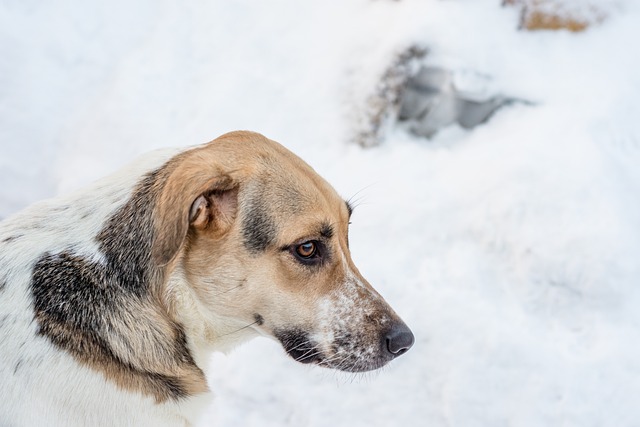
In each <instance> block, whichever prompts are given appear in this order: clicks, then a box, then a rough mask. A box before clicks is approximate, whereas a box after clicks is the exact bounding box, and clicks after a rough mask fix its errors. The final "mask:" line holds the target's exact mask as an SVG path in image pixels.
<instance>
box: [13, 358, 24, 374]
mask: <svg viewBox="0 0 640 427" xmlns="http://www.w3.org/2000/svg"><path fill="white" fill-rule="evenodd" d="M22 363H23V360H22V359H18V362H17V363H16V364H15V366H14V367H13V375H16V374H17V373H18V369H20V366H22Z"/></svg>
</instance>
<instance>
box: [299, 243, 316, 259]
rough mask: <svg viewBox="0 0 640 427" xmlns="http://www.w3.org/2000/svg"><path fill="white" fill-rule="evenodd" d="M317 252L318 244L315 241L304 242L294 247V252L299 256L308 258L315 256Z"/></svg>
mask: <svg viewBox="0 0 640 427" xmlns="http://www.w3.org/2000/svg"><path fill="white" fill-rule="evenodd" d="M317 253H318V245H317V244H316V242H313V241H312V242H304V243H303V244H301V245H298V246H297V247H296V254H297V255H298V256H299V257H300V258H304V259H310V258H313V257H314V256H316V255H317Z"/></svg>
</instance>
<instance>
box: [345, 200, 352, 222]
mask: <svg viewBox="0 0 640 427" xmlns="http://www.w3.org/2000/svg"><path fill="white" fill-rule="evenodd" d="M344 203H345V204H346V205H347V211H348V212H349V218H351V215H353V205H352V204H351V203H350V202H349V201H348V200H345V202H344Z"/></svg>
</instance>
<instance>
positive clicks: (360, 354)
mask: <svg viewBox="0 0 640 427" xmlns="http://www.w3.org/2000/svg"><path fill="white" fill-rule="evenodd" d="M275 337H276V338H277V339H278V341H280V343H281V344H282V347H283V348H284V349H285V351H286V352H287V353H288V354H289V356H291V357H292V358H293V359H294V360H296V361H297V362H300V363H312V364H316V365H319V366H323V367H326V368H331V369H338V370H341V371H346V372H366V371H371V370H374V369H378V368H381V367H383V366H384V365H386V364H387V363H388V362H390V361H391V360H393V359H395V358H396V357H398V356H400V355H401V354H404V353H406V352H407V351H408V350H409V348H411V346H412V345H413V342H414V337H413V334H412V333H411V331H410V330H409V328H407V326H406V325H404V324H397V325H394V326H392V327H391V328H389V329H388V330H386V331H385V332H384V333H382V334H381V338H380V339H378V340H374V342H373V343H366V342H363V341H362V340H359V339H357V337H354V335H353V334H351V333H342V334H337V336H336V337H334V339H333V341H332V342H330V343H327V344H325V345H321V344H320V343H318V342H316V341H315V340H314V339H313V338H312V337H311V334H309V333H308V332H306V331H303V330H301V329H287V330H279V331H276V333H275ZM323 349H325V350H323Z"/></svg>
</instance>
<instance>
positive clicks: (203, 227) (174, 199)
mask: <svg viewBox="0 0 640 427" xmlns="http://www.w3.org/2000/svg"><path fill="white" fill-rule="evenodd" d="M176 175H177V176H176ZM203 175H204V174H203V173H199V174H195V176H193V175H192V176H187V177H185V176H184V175H183V174H175V173H174V174H172V176H170V177H169V178H168V179H167V182H166V184H165V186H164V188H163V190H162V192H161V194H160V197H159V200H158V203H157V205H156V212H155V215H154V217H155V236H154V240H153V244H152V256H153V260H154V261H155V263H156V265H159V266H163V265H166V264H168V263H169V262H170V261H171V260H172V259H173V258H174V257H175V256H176V254H177V253H178V251H179V250H180V248H181V247H182V245H183V244H184V241H185V239H186V237H187V233H188V232H189V229H193V230H195V232H203V231H207V232H210V233H212V234H213V235H218V236H221V235H222V234H224V233H225V232H226V231H227V230H228V229H229V228H230V227H231V225H232V224H233V221H234V220H235V217H236V212H237V209H238V184H237V183H236V182H234V180H233V179H232V178H231V177H230V176H229V175H225V174H221V175H219V176H216V177H214V178H209V179H206V178H205V177H204V176H203Z"/></svg>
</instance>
